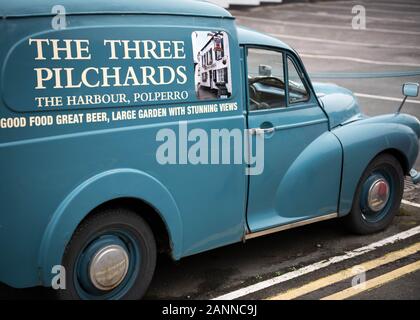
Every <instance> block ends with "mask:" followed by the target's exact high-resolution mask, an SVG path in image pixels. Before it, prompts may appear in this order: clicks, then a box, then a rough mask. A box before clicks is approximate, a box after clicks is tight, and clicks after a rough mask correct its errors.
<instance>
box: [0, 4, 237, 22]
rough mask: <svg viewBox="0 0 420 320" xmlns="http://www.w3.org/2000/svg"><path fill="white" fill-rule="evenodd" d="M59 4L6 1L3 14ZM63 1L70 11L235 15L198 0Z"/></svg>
mask: <svg viewBox="0 0 420 320" xmlns="http://www.w3.org/2000/svg"><path fill="white" fill-rule="evenodd" d="M57 4H58V3H57V1H54V0H42V1H37V3H36V5H29V4H28V1H26V0H14V1H2V3H1V6H0V15H1V16H2V17H7V18H11V17H36V16H52V15H54V13H52V12H51V9H52V7H53V6H55V5H57ZM60 4H61V5H64V6H65V9H66V14H67V15H76V14H77V15H86V14H118V13H123V14H158V15H162V14H165V15H166V14H167V15H191V16H201V17H220V18H232V15H231V14H230V13H229V12H228V11H226V10H225V9H223V8H220V7H218V6H216V5H214V4H211V3H209V2H205V1H202V2H197V1H196V0H176V1H173V0H154V1H147V0H118V1H101V0H89V1H86V0H71V1H66V2H64V3H60Z"/></svg>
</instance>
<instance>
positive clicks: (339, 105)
mask: <svg viewBox="0 0 420 320" xmlns="http://www.w3.org/2000/svg"><path fill="white" fill-rule="evenodd" d="M313 86H314V89H315V92H316V94H317V96H318V98H319V99H320V100H321V103H322V106H323V108H324V110H325V111H326V112H327V114H328V117H329V119H330V127H331V128H335V127H337V126H339V125H342V124H346V123H348V122H352V121H356V120H359V119H362V118H363V117H364V116H363V115H362V113H361V112H360V107H359V104H358V102H357V99H356V97H355V96H354V95H353V94H352V92H351V91H349V90H347V89H345V88H342V87H339V86H337V85H335V84H332V83H317V82H315V83H313Z"/></svg>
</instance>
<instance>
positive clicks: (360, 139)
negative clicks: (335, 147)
mask: <svg viewBox="0 0 420 320" xmlns="http://www.w3.org/2000/svg"><path fill="white" fill-rule="evenodd" d="M332 132H333V133H334V134H335V135H336V136H337V137H338V139H340V141H341V143H342V145H343V152H344V161H343V178H342V179H343V180H342V183H341V197H340V205H339V214H340V215H346V214H347V213H349V212H350V209H351V206H352V202H353V197H354V193H355V190H356V186H357V183H358V181H359V179H360V177H361V176H362V174H363V171H364V170H365V169H366V166H367V164H368V163H369V162H370V161H372V160H373V158H374V157H376V156H377V155H378V154H380V153H381V152H384V151H387V150H393V151H396V152H398V153H399V154H400V155H402V157H403V158H404V159H405V167H406V168H411V167H412V166H413V165H414V163H415V160H416V158H417V155H418V153H419V143H418V139H419V137H420V124H419V121H418V119H417V118H415V117H412V116H409V115H406V114H398V115H394V114H390V115H383V116H378V117H372V118H366V119H364V120H360V121H355V122H352V123H349V124H347V125H345V126H340V127H337V128H335V129H334V130H332ZM406 173H408V172H406Z"/></svg>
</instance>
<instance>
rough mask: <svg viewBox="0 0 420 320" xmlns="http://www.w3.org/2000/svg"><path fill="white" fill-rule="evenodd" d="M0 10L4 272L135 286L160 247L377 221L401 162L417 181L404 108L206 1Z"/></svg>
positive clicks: (414, 128)
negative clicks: (313, 76) (360, 96)
mask: <svg viewBox="0 0 420 320" xmlns="http://www.w3.org/2000/svg"><path fill="white" fill-rule="evenodd" d="M0 11H1V15H2V19H1V20H0V31H1V36H0V65H1V78H0V96H1V99H0V179H1V183H0V256H1V258H0V281H1V282H3V283H6V284H7V285H9V286H12V287H16V288H27V287H33V286H46V287H50V286H52V287H54V288H56V289H57V294H58V296H59V297H61V298H64V299H139V298H141V297H142V296H143V295H144V294H145V292H146V290H147V288H148V286H149V284H150V281H151V280H152V277H153V274H154V270H155V265H156V256H157V254H158V252H166V253H168V254H169V255H170V256H171V257H172V258H173V259H175V260H178V259H181V258H182V257H185V256H189V255H193V254H196V253H199V252H203V251H206V250H210V249H214V248H217V247H220V246H224V245H228V244H231V243H235V242H239V241H243V240H246V239H251V238H254V237H257V236H262V235H265V234H269V233H272V232H276V231H280V230H285V229H289V228H293V227H297V226H301V225H304V224H309V223H314V222H317V221H322V220H326V219H332V218H342V219H343V222H345V223H347V224H348V225H349V227H350V228H351V229H352V230H353V231H355V232H357V233H361V234H366V233H372V232H377V231H379V230H382V229H384V228H386V227H387V226H388V225H389V224H390V223H391V222H392V219H393V217H394V215H395V213H396V212H397V211H398V209H399V206H400V202H401V198H402V194H403V186H404V176H408V175H411V176H412V179H413V181H414V182H418V180H419V174H418V173H417V172H416V171H415V170H412V167H413V165H414V163H415V160H416V157H417V155H418V152H419V141H418V140H419V136H420V125H419V120H418V119H417V118H415V117H413V116H409V115H407V114H403V113H400V109H401V108H400V109H398V110H397V112H396V113H394V114H388V115H382V116H377V117H368V116H366V115H364V114H363V113H362V112H361V111H360V108H359V104H358V101H357V100H356V98H355V97H354V95H353V94H352V93H351V92H350V91H348V90H346V89H344V88H341V87H339V86H336V85H333V84H322V83H312V82H311V81H310V78H309V76H308V74H307V72H306V71H305V67H304V65H303V64H302V61H301V59H300V58H299V55H298V53H297V52H296V51H295V50H293V49H292V48H291V47H289V46H288V45H287V44H285V43H283V42H282V41H280V40H278V39H275V38H272V37H270V36H267V35H264V34H261V33H258V32H255V31H252V30H249V29H246V28H241V27H239V26H237V25H236V23H235V19H234V17H232V16H231V14H229V13H228V12H227V11H226V10H224V9H222V8H219V7H217V6H215V5H212V4H209V3H206V2H201V1H191V0H178V1H169V0H166V1H165V0H155V1H145V0H144V1H143V0H136V1H134V0H119V1H98V0H92V1H82V0H73V1H64V2H62V4H61V5H60V6H56V2H55V1H51V0H39V1H36V2H29V1H24V0H15V1H8V2H6V1H2V2H1V4H0ZM403 92H404V95H405V96H416V95H417V94H418V84H414V83H408V84H406V85H405V86H404V88H403ZM226 137H227V138H226ZM234 147H235V148H238V149H239V150H240V151H239V152H236V151H237V150H234ZM238 154H239V156H238ZM258 159H259V160H258ZM261 159H262V160H261ZM254 160H255V161H254ZM257 160H258V161H257ZM253 169H255V170H253ZM64 274H65V277H64V280H63V279H62V278H60V277H59V278H58V279H61V280H60V281H56V280H55V279H57V277H58V276H60V275H64Z"/></svg>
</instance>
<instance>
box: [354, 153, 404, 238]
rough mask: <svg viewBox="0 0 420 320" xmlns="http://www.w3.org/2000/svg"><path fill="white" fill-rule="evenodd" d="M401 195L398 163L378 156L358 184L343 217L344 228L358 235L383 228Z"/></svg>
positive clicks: (400, 168) (389, 220)
mask: <svg viewBox="0 0 420 320" xmlns="http://www.w3.org/2000/svg"><path fill="white" fill-rule="evenodd" d="M403 192H404V172H403V170H402V167H401V164H400V163H399V161H398V160H397V159H396V158H395V157H393V156H392V155H390V154H382V155H379V156H378V157H376V158H375V159H374V160H373V161H372V162H371V163H370V164H369V166H368V167H367V168H366V170H365V172H364V173H363V176H362V177H361V179H360V181H359V184H358V186H357V190H356V194H355V197H354V201H353V206H352V209H351V212H350V214H349V215H347V216H346V220H347V225H348V227H349V228H350V229H351V230H352V231H353V232H355V233H358V234H369V233H374V232H378V231H381V230H383V229H385V228H387V227H388V226H389V225H390V224H391V222H392V220H393V219H394V217H395V215H396V213H397V212H398V209H399V207H400V205H401V199H402V196H403Z"/></svg>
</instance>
